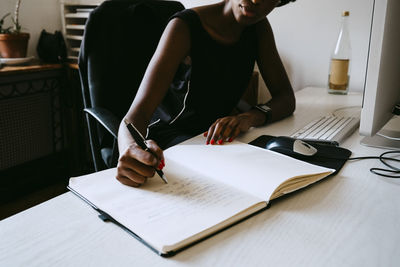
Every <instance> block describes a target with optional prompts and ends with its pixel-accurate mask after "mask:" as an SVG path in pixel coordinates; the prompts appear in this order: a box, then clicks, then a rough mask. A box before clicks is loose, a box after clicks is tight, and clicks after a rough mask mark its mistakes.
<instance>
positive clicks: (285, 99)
mask: <svg viewBox="0 0 400 267" xmlns="http://www.w3.org/2000/svg"><path fill="white" fill-rule="evenodd" d="M256 27H257V36H258V53H257V65H258V68H259V70H260V73H261V76H262V78H263V79H264V82H265V84H266V85H267V87H268V90H269V91H270V93H271V96H272V99H271V100H270V101H269V102H268V103H267V105H268V106H269V107H270V108H271V113H270V116H269V119H268V122H274V121H277V120H280V119H283V118H285V117H287V116H289V115H291V114H292V113H293V112H294V110H295V107H296V100H295V97H294V93H293V88H292V85H291V84H290V81H289V78H288V75H287V73H286V70H285V68H284V66H283V64H282V61H281V59H280V57H279V54H278V50H277V48H276V45H275V38H274V34H273V32H272V28H271V25H270V24H269V22H268V20H267V19H264V20H262V21H260V22H259V23H258V24H257V25H256Z"/></svg>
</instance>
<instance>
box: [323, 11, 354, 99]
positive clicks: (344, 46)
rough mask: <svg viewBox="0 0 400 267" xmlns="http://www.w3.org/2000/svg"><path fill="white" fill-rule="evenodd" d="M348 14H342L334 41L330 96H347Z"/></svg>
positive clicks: (348, 60) (348, 70)
mask: <svg viewBox="0 0 400 267" xmlns="http://www.w3.org/2000/svg"><path fill="white" fill-rule="evenodd" d="M349 15H350V12H349V11H344V12H343V14H342V25H341V27H340V32H339V36H338V38H337V41H336V45H335V49H334V50H333V52H332V55H331V62H330V69H329V77H328V92H329V93H332V94H347V92H348V91H349V81H350V74H349V72H350V59H351V45H350V34H349V29H348V19H349Z"/></svg>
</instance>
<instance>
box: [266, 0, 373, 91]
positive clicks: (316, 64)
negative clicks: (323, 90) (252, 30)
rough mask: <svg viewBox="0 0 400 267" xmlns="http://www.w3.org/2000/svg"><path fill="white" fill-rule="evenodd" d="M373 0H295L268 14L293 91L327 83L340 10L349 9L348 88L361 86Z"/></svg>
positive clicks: (338, 25)
mask: <svg viewBox="0 0 400 267" xmlns="http://www.w3.org/2000/svg"><path fill="white" fill-rule="evenodd" d="M372 5H373V0H297V1H296V2H294V3H291V4H288V5H287V6H285V7H282V8H277V9H276V10H274V11H273V12H272V13H271V14H270V15H269V19H270V21H271V24H272V27H273V29H274V33H275V37H276V42H277V46H278V50H279V51H280V54H281V57H282V60H283V61H284V64H285V67H286V69H287V71H288V73H289V76H290V78H291V81H292V84H293V87H294V89H295V90H298V89H301V88H304V87H306V86H311V85H314V86H322V87H326V86H327V79H328V71H329V58H330V54H331V52H332V50H333V47H334V44H335V42H336V38H337V35H338V33H339V28H340V21H341V13H342V11H344V10H349V11H350V21H349V26H350V38H351V45H352V63H351V70H350V76H351V77H350V90H356V91H361V90H363V87H364V79H365V71H366V62H367V52H368V40H369V32H370V27H371V16H372Z"/></svg>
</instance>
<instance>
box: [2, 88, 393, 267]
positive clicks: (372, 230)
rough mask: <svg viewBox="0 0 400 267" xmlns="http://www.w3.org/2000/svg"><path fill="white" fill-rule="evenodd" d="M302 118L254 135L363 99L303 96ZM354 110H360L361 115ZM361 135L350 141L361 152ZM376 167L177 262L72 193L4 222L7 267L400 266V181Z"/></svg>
mask: <svg viewBox="0 0 400 267" xmlns="http://www.w3.org/2000/svg"><path fill="white" fill-rule="evenodd" d="M296 96H297V109H296V112H295V115H294V116H292V117H290V118H288V119H286V120H284V121H281V122H278V123H275V124H273V125H270V126H267V127H265V128H259V129H253V130H252V131H250V132H249V133H248V134H247V135H246V136H243V137H242V141H246V142H248V141H251V140H252V139H254V138H255V137H257V136H258V135H260V134H270V135H285V134H286V135H288V134H290V133H292V132H293V131H294V130H296V129H298V128H300V127H301V126H303V125H304V124H306V123H307V122H309V121H311V120H312V119H313V117H315V116H318V115H322V114H326V113H329V112H330V111H332V110H335V109H336V108H339V107H343V106H354V105H361V95H360V94H349V95H347V96H336V95H328V94H327V93H326V91H325V89H318V88H307V89H304V90H302V91H300V92H297V93H296ZM353 110H354V109H353ZM360 139H361V137H360V136H359V135H358V133H354V134H353V135H352V136H351V138H349V139H348V140H347V141H346V142H345V143H344V144H343V146H344V147H347V148H349V149H350V150H352V151H353V152H354V154H353V156H362V155H378V154H380V153H381V152H382V151H383V150H380V149H374V148H367V147H362V146H360V145H359V141H360ZM371 166H381V164H380V163H379V162H377V161H376V160H365V161H358V162H349V163H347V164H346V165H345V167H344V168H343V169H342V171H341V172H340V173H339V174H338V175H336V176H334V177H332V178H329V179H326V180H324V181H322V182H320V183H318V184H315V185H313V186H311V187H309V188H308V189H306V190H303V191H301V192H299V193H295V194H292V195H290V196H289V197H286V198H283V199H281V200H279V201H277V202H275V203H273V205H272V206H271V208H270V209H268V210H266V211H264V212H262V213H261V214H258V215H256V216H254V217H252V218H250V219H248V220H246V221H244V222H242V223H240V224H238V225H236V226H234V227H232V228H230V229H228V230H226V231H224V232H222V233H219V234H218V235H216V236H214V237H212V238H210V239H208V240H206V241H203V242H201V243H199V244H197V245H195V246H193V247H191V248H189V249H187V250H185V251H183V252H181V253H179V254H177V255H176V256H174V257H172V258H168V259H166V258H162V257H160V256H158V255H156V254H155V253H154V252H152V251H151V250H150V249H148V248H147V247H145V246H144V245H143V244H141V243H140V242H138V241H137V240H136V239H134V238H133V237H131V236H130V235H129V234H127V233H126V232H124V231H123V230H121V229H120V228H119V227H117V226H115V225H113V224H112V223H104V222H102V221H101V220H100V219H99V218H98V217H97V213H96V212H95V211H94V210H93V209H92V208H91V207H89V206H88V205H87V204H85V203H84V202H83V201H82V200H80V199H78V198H77V197H75V196H74V195H72V193H66V194H63V195H61V196H58V197H56V198H54V199H52V200H49V201H47V202H45V203H42V204H40V205H38V206H36V207H33V208H31V209H29V210H26V211H24V212H21V213H19V214H17V215H15V216H12V217H10V218H7V219H5V220H3V221H1V222H0V266H160V265H161V266H185V265H190V266H399V265H400V230H399V228H400V181H396V180H392V179H385V178H381V177H378V176H376V175H373V174H371V173H370V172H369V171H368V170H369V168H370V167H371Z"/></svg>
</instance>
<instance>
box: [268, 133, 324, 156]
mask: <svg viewBox="0 0 400 267" xmlns="http://www.w3.org/2000/svg"><path fill="white" fill-rule="evenodd" d="M265 148H266V149H268V150H272V151H275V152H279V153H282V154H285V155H288V156H307V157H310V156H313V155H315V154H316V153H317V149H316V148H315V147H313V146H312V145H310V144H308V143H306V142H304V141H302V140H300V139H295V138H292V137H288V136H277V137H274V138H272V139H271V140H269V141H268V142H267V144H266V145H265Z"/></svg>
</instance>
